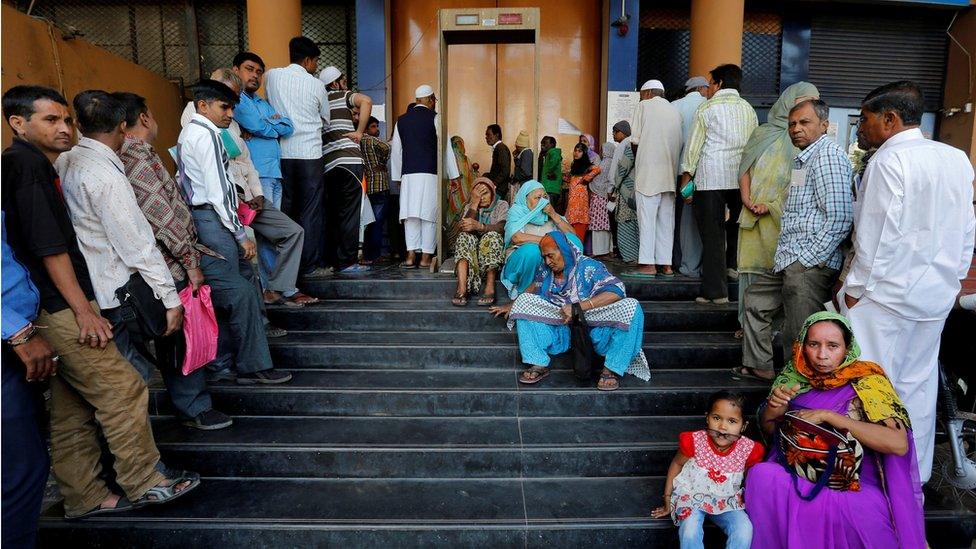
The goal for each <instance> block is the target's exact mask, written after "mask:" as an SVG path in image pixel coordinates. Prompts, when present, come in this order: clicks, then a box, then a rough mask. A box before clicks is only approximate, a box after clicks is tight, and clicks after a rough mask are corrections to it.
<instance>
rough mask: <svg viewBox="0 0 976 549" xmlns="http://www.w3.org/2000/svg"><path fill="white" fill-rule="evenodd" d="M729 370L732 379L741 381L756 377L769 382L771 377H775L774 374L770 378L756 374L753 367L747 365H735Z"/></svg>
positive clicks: (771, 379)
mask: <svg viewBox="0 0 976 549" xmlns="http://www.w3.org/2000/svg"><path fill="white" fill-rule="evenodd" d="M730 372H731V374H732V379H734V380H736V381H743V380H747V379H758V380H759V381H765V382H766V383H770V382H771V381H773V379H775V376H773V377H770V378H765V377H762V376H758V375H756V373H755V372H756V370H755V368H749V367H748V366H736V367H734V368H732V369H731V370H730Z"/></svg>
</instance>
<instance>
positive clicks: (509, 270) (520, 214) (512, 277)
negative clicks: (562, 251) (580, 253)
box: [501, 179, 583, 299]
mask: <svg viewBox="0 0 976 549" xmlns="http://www.w3.org/2000/svg"><path fill="white" fill-rule="evenodd" d="M547 197H548V195H547V194H546V190H545V188H544V187H543V186H542V183H539V182H538V181H536V180H534V179H533V180H529V181H526V182H525V183H523V184H522V186H521V187H519V191H518V194H516V195H515V202H514V203H512V205H511V207H510V208H509V210H508V221H507V222H506V223H505V254H506V259H505V268H504V269H502V274H501V281H502V285H504V286H505V288H506V289H507V290H508V296H509V297H510V298H512V299H515V298H516V297H518V295H519V294H521V293H523V292H525V290H526V289H527V288H528V287H529V286H530V285H531V284H532V282H533V281H534V280H535V275H536V271H538V270H539V267H541V266H542V254H540V253H539V241H540V240H542V237H543V236H545V235H547V234H549V233H550V232H552V231H562V232H564V233H573V226H572V225H570V224H569V223H567V222H566V220H565V219H564V218H563V217H562V216H561V215H559V214H557V213H556V210H554V209H553V207H552V205H551V204H549V198H547ZM570 239H571V240H572V241H573V242H574V243H575V244H576V245H577V246H578V247H579V248H581V249H582V248H583V243H582V242H580V240H579V238H577V237H576V235H575V234H573V235H572V237H571V238H570Z"/></svg>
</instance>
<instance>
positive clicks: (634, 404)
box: [149, 368, 768, 417]
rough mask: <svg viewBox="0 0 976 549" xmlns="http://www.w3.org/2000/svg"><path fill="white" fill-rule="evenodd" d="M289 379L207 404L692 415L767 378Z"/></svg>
mask: <svg viewBox="0 0 976 549" xmlns="http://www.w3.org/2000/svg"><path fill="white" fill-rule="evenodd" d="M292 373H293V374H294V376H295V377H294V379H293V380H292V381H291V383H288V384H285V385H277V386H240V385H236V384H233V383H228V382H223V383H217V384H213V385H212V386H211V387H210V393H211V395H212V397H213V402H214V407H215V408H217V409H218V410H221V411H223V412H225V413H228V414H232V415H252V416H264V415H276V416H281V415H284V416H392V417H410V416H421V417H430V416H468V417H493V416H510V417H514V416H522V417H524V416H549V417H555V416H584V417H585V416H626V415H696V414H700V413H702V410H704V409H705V406H706V402H707V399H708V395H709V394H711V393H712V392H714V391H717V390H719V389H727V388H731V389H737V390H740V391H742V392H743V393H745V394H746V395H747V397H748V399H749V402H750V403H751V404H755V405H758V404H759V402H760V401H761V399H762V398H764V397H765V396H766V394H767V392H768V384H764V383H760V382H758V381H735V380H732V379H731V377H730V374H729V372H728V371H726V370H700V371H695V372H694V373H692V374H689V372H686V371H680V370H661V371H656V372H653V373H652V377H651V380H650V381H649V382H643V381H641V380H639V379H637V378H635V377H633V376H626V377H624V378H623V379H622V380H621V387H620V389H618V390H616V391H613V392H603V391H598V390H596V389H595V382H588V383H582V384H581V383H579V382H578V381H577V380H576V377H575V376H574V374H573V373H572V372H571V371H568V370H555V371H553V373H552V374H551V375H550V376H549V378H547V379H545V380H543V381H542V382H540V383H539V384H538V385H530V386H525V385H521V384H519V383H518V381H517V376H518V371H517V370H516V369H514V368H512V369H509V370H504V369H501V370H493V371H485V372H460V371H443V370H438V371H434V372H426V371H419V372H416V371H408V372H404V371H401V370H389V371H378V370H294V371H293V372H292ZM149 409H150V413H151V414H156V415H167V414H169V413H170V412H171V408H170V404H169V397H168V396H167V395H166V394H165V393H164V391H163V390H162V389H158V388H157V389H153V390H152V391H151V392H150V403H149Z"/></svg>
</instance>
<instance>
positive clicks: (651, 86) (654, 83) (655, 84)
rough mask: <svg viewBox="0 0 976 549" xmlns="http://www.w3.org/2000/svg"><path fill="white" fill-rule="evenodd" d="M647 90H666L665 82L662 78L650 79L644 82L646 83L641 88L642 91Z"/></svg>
mask: <svg viewBox="0 0 976 549" xmlns="http://www.w3.org/2000/svg"><path fill="white" fill-rule="evenodd" d="M646 90H661V91H664V84H662V83H661V81H660V80H648V81H647V82H644V85H643V86H641V89H640V91H646Z"/></svg>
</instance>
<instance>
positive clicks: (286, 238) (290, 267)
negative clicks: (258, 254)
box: [251, 202, 305, 293]
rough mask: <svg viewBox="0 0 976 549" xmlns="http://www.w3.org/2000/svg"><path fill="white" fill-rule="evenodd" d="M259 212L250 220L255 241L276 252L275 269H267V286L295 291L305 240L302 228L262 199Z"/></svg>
mask: <svg viewBox="0 0 976 549" xmlns="http://www.w3.org/2000/svg"><path fill="white" fill-rule="evenodd" d="M264 204H265V207H264V209H263V210H261V213H259V214H258V215H257V217H255V218H254V221H252V222H251V228H252V229H254V235H255V237H257V241H258V245H259V246H262V247H267V248H269V249H272V250H274V253H275V254H276V256H277V257H276V258H275V263H274V269H273V270H272V271H271V272H270V273H268V287H267V288H266V289H268V290H272V291H275V292H285V293H291V292H294V291H295V283H296V281H297V280H298V269H299V267H300V266H301V263H302V245H303V244H304V243H305V230H304V229H302V227H301V226H300V225H299V224H298V223H295V222H294V221H292V220H291V218H290V217H288V216H287V215H285V214H284V213H283V212H282V211H281V210H278V209H276V208H275V207H274V206H272V205H271V203H270V202H265V203H264Z"/></svg>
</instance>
